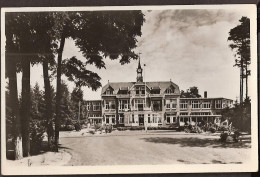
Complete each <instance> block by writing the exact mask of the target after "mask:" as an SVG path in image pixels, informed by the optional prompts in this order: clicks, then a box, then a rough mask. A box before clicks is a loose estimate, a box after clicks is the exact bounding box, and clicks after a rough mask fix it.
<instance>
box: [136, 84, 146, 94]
mask: <svg viewBox="0 0 260 177" xmlns="http://www.w3.org/2000/svg"><path fill="white" fill-rule="evenodd" d="M135 92H136V95H144V94H145V88H144V86H140V87H136V90H135Z"/></svg>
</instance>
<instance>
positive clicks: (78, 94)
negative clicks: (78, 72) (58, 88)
mask: <svg viewBox="0 0 260 177" xmlns="http://www.w3.org/2000/svg"><path fill="white" fill-rule="evenodd" d="M82 102H83V91H82V90H81V89H80V88H77V87H75V88H74V89H73V91H72V92H71V104H72V108H73V119H74V120H80V119H81V118H82V109H81V108H80V107H81V104H82Z"/></svg>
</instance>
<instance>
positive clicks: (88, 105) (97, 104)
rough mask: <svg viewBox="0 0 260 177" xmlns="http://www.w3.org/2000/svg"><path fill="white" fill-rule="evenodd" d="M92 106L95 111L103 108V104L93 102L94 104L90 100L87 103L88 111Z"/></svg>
mask: <svg viewBox="0 0 260 177" xmlns="http://www.w3.org/2000/svg"><path fill="white" fill-rule="evenodd" d="M91 107H92V109H93V110H94V111H100V110H101V104H100V103H95V102H93V103H92V104H91V103H90V102H88V103H86V109H87V111H89V110H91Z"/></svg>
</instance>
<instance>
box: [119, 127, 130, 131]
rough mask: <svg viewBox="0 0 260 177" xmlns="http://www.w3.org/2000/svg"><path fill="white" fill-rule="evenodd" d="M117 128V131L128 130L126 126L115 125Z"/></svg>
mask: <svg viewBox="0 0 260 177" xmlns="http://www.w3.org/2000/svg"><path fill="white" fill-rule="evenodd" d="M117 130H118V131H126V130H129V128H128V127H117Z"/></svg>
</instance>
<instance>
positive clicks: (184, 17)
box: [18, 9, 248, 100]
mask: <svg viewBox="0 0 260 177" xmlns="http://www.w3.org/2000/svg"><path fill="white" fill-rule="evenodd" d="M143 13H144V14H145V19H146V21H145V23H144V25H143V26H142V36H141V37H138V38H137V40H138V43H137V48H136V49H135V51H136V52H137V53H139V52H140V53H141V55H140V58H141V64H142V66H143V64H146V67H145V78H144V80H145V81H170V79H171V81H172V82H174V83H175V84H177V85H178V86H179V88H180V90H187V89H188V88H189V87H192V86H197V87H198V88H199V93H200V94H201V95H203V92H204V91H207V92H208V97H224V98H229V99H233V100H235V99H237V98H238V96H239V68H237V67H233V65H234V63H235V61H234V60H235V59H234V56H233V55H234V53H233V52H232V51H231V49H230V48H229V47H228V45H229V42H228V41H227V38H228V33H229V31H230V29H232V28H234V27H235V26H237V25H238V24H239V19H240V18H241V17H242V16H247V15H248V14H247V11H243V10H241V9H240V10H237V11H236V10H234V9H225V10H223V9H222V10H218V9H210V10H206V9H200V10H199V9H193V10H185V9H183V10H152V11H143ZM72 56H76V57H77V58H79V59H81V60H82V61H84V58H83V56H82V54H81V53H80V52H79V49H78V48H77V47H75V45H74V41H73V40H71V39H67V40H66V42H65V48H64V54H63V58H64V59H65V58H70V57H72ZM104 61H105V63H106V69H97V68H95V67H94V66H92V65H89V66H88V67H87V69H89V70H91V71H95V72H97V73H98V74H99V76H100V77H101V78H102V79H101V83H102V86H104V85H105V84H107V83H108V80H109V81H110V82H134V81H136V75H137V74H136V68H137V65H138V61H137V60H131V62H130V63H129V64H125V65H121V64H120V63H119V60H113V61H112V60H110V59H108V58H105V59H104ZM31 72H32V76H31V84H32V86H33V85H34V84H35V82H38V83H39V85H40V86H41V88H43V79H42V78H43V77H42V67H41V66H40V65H39V66H34V67H32V70H31ZM62 78H63V79H64V80H66V78H65V77H62ZM18 79H19V80H21V74H19V75H18ZM52 84H53V86H56V80H53V82H52ZM19 85H21V84H18V86H19ZM68 85H69V89H70V91H72V89H73V88H74V87H75V85H74V84H73V83H69V81H68ZM19 87H21V86H19ZM55 88H56V87H55ZM82 89H83V91H84V99H86V100H94V99H101V96H100V95H101V88H100V89H98V90H97V91H92V90H91V89H89V88H87V87H83V88H82Z"/></svg>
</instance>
